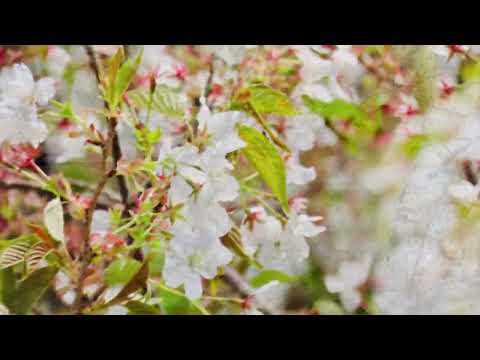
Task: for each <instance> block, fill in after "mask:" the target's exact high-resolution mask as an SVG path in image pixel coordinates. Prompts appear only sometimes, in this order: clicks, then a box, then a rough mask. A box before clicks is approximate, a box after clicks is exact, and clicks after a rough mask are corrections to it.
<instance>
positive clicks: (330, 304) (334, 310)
mask: <svg viewBox="0 0 480 360" xmlns="http://www.w3.org/2000/svg"><path fill="white" fill-rule="evenodd" d="M313 307H314V309H315V310H316V311H317V313H318V314H319V315H345V312H344V311H343V309H342V307H341V306H340V305H338V304H337V303H336V302H335V301H332V300H328V299H320V300H318V301H317V302H315V304H314V306H313Z"/></svg>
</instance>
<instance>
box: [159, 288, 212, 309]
mask: <svg viewBox="0 0 480 360" xmlns="http://www.w3.org/2000/svg"><path fill="white" fill-rule="evenodd" d="M157 297H158V298H159V299H160V307H161V309H162V313H163V314H166V315H208V311H207V310H206V309H205V308H204V307H203V306H202V305H201V304H200V303H199V302H198V301H191V300H189V299H188V298H187V297H186V296H185V295H184V294H182V293H181V292H179V291H177V290H174V289H170V288H168V287H166V286H163V285H162V286H158V288H157Z"/></svg>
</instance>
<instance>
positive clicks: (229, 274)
mask: <svg viewBox="0 0 480 360" xmlns="http://www.w3.org/2000/svg"><path fill="white" fill-rule="evenodd" d="M223 270H224V274H223V278H224V280H225V282H226V283H227V284H228V285H230V287H232V288H233V289H234V290H235V291H237V292H238V293H239V294H240V295H241V296H242V297H244V298H249V297H250V298H252V299H253V301H254V303H256V305H257V307H258V308H259V310H260V311H261V312H263V313H264V314H265V315H274V314H275V312H274V311H273V310H272V309H270V308H269V307H268V305H266V304H262V303H261V302H260V301H259V299H258V298H257V297H255V289H254V288H253V287H251V286H250V284H249V283H248V282H247V281H246V280H245V279H244V278H243V277H242V275H240V274H239V273H238V272H237V271H236V270H235V269H234V268H232V267H230V266H225V267H224V269H223Z"/></svg>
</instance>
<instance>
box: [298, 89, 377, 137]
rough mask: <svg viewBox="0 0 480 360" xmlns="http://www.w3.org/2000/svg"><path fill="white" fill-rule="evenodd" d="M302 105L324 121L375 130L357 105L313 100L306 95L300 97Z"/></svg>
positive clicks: (336, 100) (365, 113)
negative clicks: (349, 123) (345, 121)
mask: <svg viewBox="0 0 480 360" xmlns="http://www.w3.org/2000/svg"><path fill="white" fill-rule="evenodd" d="M302 100H303V103H304V104H305V106H307V107H308V109H309V110H310V111H311V112H313V113H315V114H318V115H320V116H321V117H324V118H326V119H329V120H332V121H335V120H350V121H351V122H352V124H353V125H354V126H355V127H357V128H359V129H366V130H369V131H373V130H375V129H376V125H375V123H374V122H373V121H372V119H371V118H370V116H369V115H368V114H367V112H366V111H365V110H364V109H363V108H362V107H361V106H360V105H358V104H353V103H349V102H347V101H344V100H340V99H335V100H332V101H322V100H315V99H312V98H311V97H309V96H307V95H303V96H302Z"/></svg>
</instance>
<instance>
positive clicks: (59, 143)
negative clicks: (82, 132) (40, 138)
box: [45, 132, 86, 164]
mask: <svg viewBox="0 0 480 360" xmlns="http://www.w3.org/2000/svg"><path fill="white" fill-rule="evenodd" d="M85 141H86V138H85V137H84V136H76V137H72V136H69V134H66V133H64V132H61V133H59V134H55V135H54V136H49V137H48V138H47V141H46V143H45V146H46V149H47V153H48V156H49V157H51V159H52V160H53V161H54V162H55V163H57V164H62V163H65V162H68V161H70V160H74V159H79V158H82V157H84V156H85Z"/></svg>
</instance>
